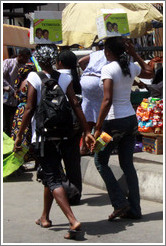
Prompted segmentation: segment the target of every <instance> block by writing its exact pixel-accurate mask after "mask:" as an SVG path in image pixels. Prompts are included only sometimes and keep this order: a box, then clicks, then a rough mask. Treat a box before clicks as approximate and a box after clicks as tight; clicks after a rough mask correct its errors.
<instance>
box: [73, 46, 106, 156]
mask: <svg viewBox="0 0 166 246" xmlns="http://www.w3.org/2000/svg"><path fill="white" fill-rule="evenodd" d="M102 45H103V44H102ZM78 64H79V66H80V67H81V69H82V70H83V74H82V76H81V79H80V84H81V88H82V97H83V100H82V110H83V113H84V115H85V117H86V120H87V122H88V124H89V127H90V130H92V129H93V127H94V126H95V124H96V121H97V117H98V114H99V109H100V105H101V102H102V98H103V91H102V89H101V88H100V86H99V83H100V78H101V69H102V67H103V66H104V65H106V64H107V60H106V57H105V55H104V50H97V51H95V52H92V53H91V54H90V55H88V56H85V57H83V58H81V59H80V60H79V61H78ZM80 153H81V155H82V156H84V155H89V154H90V151H89V150H88V149H87V147H86V144H85V140H84V136H83V137H82V145H81V147H80Z"/></svg>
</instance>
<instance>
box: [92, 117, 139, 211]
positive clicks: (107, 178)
mask: <svg viewBox="0 0 166 246" xmlns="http://www.w3.org/2000/svg"><path fill="white" fill-rule="evenodd" d="M137 129H138V127H137V119H136V116H135V115H132V116H129V117H126V118H121V119H115V120H105V121H104V123H103V127H102V130H103V131H105V132H107V133H108V134H109V135H111V136H112V137H113V141H112V142H110V143H109V144H108V145H107V146H106V147H105V149H104V150H103V151H100V152H99V153H95V165H96V168H97V170H98V171H99V173H100V175H101V177H102V178H103V180H104V182H105V185H106V188H107V191H108V195H109V197H110V200H111V203H112V206H113V207H114V209H119V208H122V207H124V206H126V205H130V207H131V210H130V211H131V212H132V213H133V214H134V215H141V208H140V194H139V185H138V177H137V173H136V170H135V167H134V165H133V151H134V146H135V135H136V132H137ZM115 147H117V148H118V157H119V164H120V167H121V169H122V170H123V172H124V175H125V177H126V181H127V185H128V190H129V194H128V199H127V198H126V196H125V194H124V193H123V191H122V190H121V188H120V186H119V184H118V181H117V180H116V178H115V176H114V174H113V172H112V170H111V168H110V167H109V166H108V162H109V158H110V155H111V152H112V150H113V149H114V148H115Z"/></svg>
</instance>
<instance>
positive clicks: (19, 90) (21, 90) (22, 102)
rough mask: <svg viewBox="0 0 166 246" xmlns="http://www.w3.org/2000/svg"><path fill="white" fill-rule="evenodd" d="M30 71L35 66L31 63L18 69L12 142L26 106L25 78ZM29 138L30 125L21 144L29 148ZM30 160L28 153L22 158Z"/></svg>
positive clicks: (34, 69)
mask: <svg viewBox="0 0 166 246" xmlns="http://www.w3.org/2000/svg"><path fill="white" fill-rule="evenodd" d="M32 71H36V68H35V65H34V64H33V63H26V64H25V65H24V66H23V67H21V68H19V70H18V76H17V78H16V80H15V84H14V88H15V91H16V98H17V100H18V102H19V104H18V106H17V110H16V112H15V115H14V119H13V124H12V131H11V138H12V139H13V140H15V139H16V136H17V133H18V131H19V128H20V125H21V121H22V118H23V115H24V112H25V107H26V104H27V95H28V82H27V76H28V74H29V73H30V72H32ZM31 137H32V133H31V125H29V126H27V128H26V129H25V131H24V134H23V141H22V143H23V144H24V145H26V146H28V147H29V146H30V144H31ZM31 159H32V157H31V154H30V152H29V151H28V152H27V153H26V155H25V156H24V160H25V161H29V160H31Z"/></svg>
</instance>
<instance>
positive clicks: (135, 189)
mask: <svg viewBox="0 0 166 246" xmlns="http://www.w3.org/2000/svg"><path fill="white" fill-rule="evenodd" d="M126 52H127V53H128V54H129V55H131V56H133V57H134V59H135V60H136V61H137V62H138V64H139V65H140V67H139V66H137V65H136V64H134V63H132V62H129V60H128V56H127V53H126ZM105 55H106V58H107V60H108V61H109V62H110V63H109V64H107V65H105V66H104V67H103V68H102V71H101V86H102V87H103V91H104V97H103V100H102V104H101V108H100V112H99V116H98V119H97V123H96V126H95V132H94V136H95V138H96V139H97V138H98V137H99V136H100V134H101V132H102V131H104V132H106V133H108V134H109V135H110V136H112V137H113V141H111V142H110V143H109V144H108V145H107V146H106V147H105V149H104V150H103V151H99V152H98V153H95V156H94V160H95V165H96V168H97V170H98V171H99V173H100V175H101V177H102V178H103V180H104V182H105V185H106V188H107V191H108V195H109V198H110V200H111V204H112V206H113V208H114V211H113V213H112V214H111V215H109V217H108V220H109V221H112V220H114V219H115V218H116V217H121V218H132V219H140V218H141V217H142V212H141V206H140V194H139V184H138V177H137V173H136V170H135V167H134V165H133V151H134V146H135V135H136V133H137V130H138V125H137V118H136V115H135V110H134V109H133V107H132V104H131V102H130V93H131V87H132V85H133V81H134V78H135V76H139V77H141V78H146V79H149V78H152V77H153V70H152V68H151V67H150V66H149V65H147V64H146V63H145V62H144V61H143V60H142V58H141V57H140V56H139V55H138V54H137V53H136V52H135V50H134V46H133V44H132V43H131V42H130V40H127V39H126V40H125V39H123V38H122V37H112V38H108V39H107V40H106V42H105ZM116 146H117V147H118V157H119V163H120V167H121V169H122V171H123V172H124V175H125V177H126V181H127V185H128V198H126V196H125V194H124V193H123V191H122V190H121V188H120V186H119V183H118V181H117V180H116V178H115V176H114V174H113V172H112V170H111V167H109V166H108V162H109V159H110V155H111V152H112V150H113V149H114V148H115V147H116Z"/></svg>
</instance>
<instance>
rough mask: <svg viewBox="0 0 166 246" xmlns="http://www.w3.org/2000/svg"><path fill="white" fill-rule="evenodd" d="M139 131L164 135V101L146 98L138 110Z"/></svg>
mask: <svg viewBox="0 0 166 246" xmlns="http://www.w3.org/2000/svg"><path fill="white" fill-rule="evenodd" d="M136 115H137V120H138V131H139V132H142V133H154V134H162V133H163V100H162V99H160V98H152V97H149V98H144V99H143V101H142V102H141V104H140V106H138V108H137V110H136Z"/></svg>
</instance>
